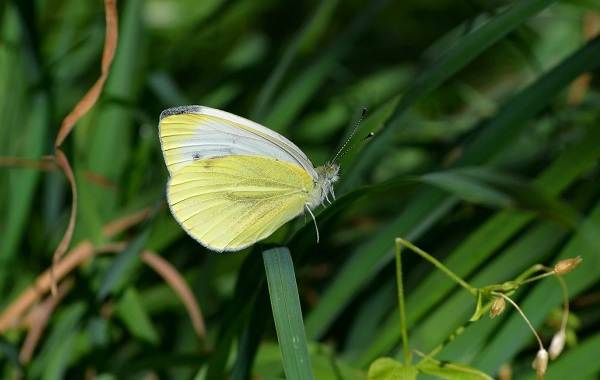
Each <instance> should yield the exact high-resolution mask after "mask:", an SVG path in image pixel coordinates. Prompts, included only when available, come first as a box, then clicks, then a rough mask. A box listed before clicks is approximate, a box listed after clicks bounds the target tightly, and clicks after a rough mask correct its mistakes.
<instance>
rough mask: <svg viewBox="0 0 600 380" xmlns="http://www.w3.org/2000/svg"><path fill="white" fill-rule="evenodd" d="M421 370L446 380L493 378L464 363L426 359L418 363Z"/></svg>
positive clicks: (484, 379)
mask: <svg viewBox="0 0 600 380" xmlns="http://www.w3.org/2000/svg"><path fill="white" fill-rule="evenodd" d="M417 368H418V369H419V371H421V372H423V373H427V374H429V375H433V376H435V377H437V378H440V379H446V380H493V378H492V377H491V376H489V375H487V374H486V373H484V372H481V371H480V370H478V369H475V368H473V367H469V366H467V365H464V364H458V363H449V362H440V361H437V360H433V359H426V360H423V361H421V362H420V363H419V364H417Z"/></svg>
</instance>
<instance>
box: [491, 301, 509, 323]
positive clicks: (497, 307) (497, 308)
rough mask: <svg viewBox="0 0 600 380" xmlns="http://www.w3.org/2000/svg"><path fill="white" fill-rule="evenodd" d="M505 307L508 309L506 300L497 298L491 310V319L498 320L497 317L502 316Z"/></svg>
mask: <svg viewBox="0 0 600 380" xmlns="http://www.w3.org/2000/svg"><path fill="white" fill-rule="evenodd" d="M505 307H506V301H504V298H502V297H497V298H496V299H495V300H494V303H493V304H492V307H491V308H490V318H492V319H493V318H496V317H497V316H499V315H500V314H502V312H503V311H504V308H505Z"/></svg>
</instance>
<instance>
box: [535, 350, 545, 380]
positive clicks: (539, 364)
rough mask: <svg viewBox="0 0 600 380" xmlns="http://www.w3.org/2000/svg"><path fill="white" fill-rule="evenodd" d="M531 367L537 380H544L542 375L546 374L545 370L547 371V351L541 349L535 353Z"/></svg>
mask: <svg viewBox="0 0 600 380" xmlns="http://www.w3.org/2000/svg"><path fill="white" fill-rule="evenodd" d="M531 366H532V367H533V369H535V373H536V374H537V378H538V379H539V380H544V375H545V374H546V369H548V351H546V350H545V349H543V348H541V349H540V350H539V351H538V352H537V355H536V356H535V359H534V360H533V363H531Z"/></svg>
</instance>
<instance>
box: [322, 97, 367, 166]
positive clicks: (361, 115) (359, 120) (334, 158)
mask: <svg viewBox="0 0 600 380" xmlns="http://www.w3.org/2000/svg"><path fill="white" fill-rule="evenodd" d="M365 116H367V109H366V108H363V109H362V113H361V114H360V117H359V118H358V120H357V121H356V123H354V127H353V128H352V132H351V133H350V136H348V138H347V139H346V141H345V142H344V144H342V147H341V148H340V149H339V150H338V151H337V153H336V154H335V156H333V158H332V159H331V161H330V162H335V160H336V159H337V158H338V157H339V156H340V154H342V153H346V151H344V148H346V145H348V143H349V142H350V141H351V140H352V138H353V137H354V135H355V134H356V131H357V130H358V127H359V126H360V123H361V122H362V121H363V119H364V118H365ZM342 155H343V154H342Z"/></svg>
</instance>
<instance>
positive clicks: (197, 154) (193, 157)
mask: <svg viewBox="0 0 600 380" xmlns="http://www.w3.org/2000/svg"><path fill="white" fill-rule="evenodd" d="M192 159H193V160H194V161H196V160H199V159H200V153H198V152H194V154H192Z"/></svg>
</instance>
